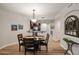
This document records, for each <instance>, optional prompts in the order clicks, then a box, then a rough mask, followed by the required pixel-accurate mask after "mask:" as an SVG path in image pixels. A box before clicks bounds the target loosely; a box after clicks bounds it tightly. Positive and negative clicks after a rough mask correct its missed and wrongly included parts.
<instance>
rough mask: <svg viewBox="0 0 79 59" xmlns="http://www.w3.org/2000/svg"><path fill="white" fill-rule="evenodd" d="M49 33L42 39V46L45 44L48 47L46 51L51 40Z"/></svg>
mask: <svg viewBox="0 0 79 59" xmlns="http://www.w3.org/2000/svg"><path fill="white" fill-rule="evenodd" d="M49 36H50V35H49V34H48V33H47V34H46V39H44V40H40V46H45V47H46V52H47V51H48V41H49Z"/></svg>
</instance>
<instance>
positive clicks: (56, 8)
mask: <svg viewBox="0 0 79 59" xmlns="http://www.w3.org/2000/svg"><path fill="white" fill-rule="evenodd" d="M67 5H68V3H2V4H0V9H1V8H2V9H5V10H9V11H12V12H16V13H20V14H22V15H26V17H27V18H28V19H31V18H32V16H33V15H32V14H33V9H35V15H36V18H38V19H39V20H42V19H47V20H52V19H54V17H55V16H56V15H57V14H58V13H59V12H61V11H62V10H63V9H64V8H65V7H66V6H67Z"/></svg>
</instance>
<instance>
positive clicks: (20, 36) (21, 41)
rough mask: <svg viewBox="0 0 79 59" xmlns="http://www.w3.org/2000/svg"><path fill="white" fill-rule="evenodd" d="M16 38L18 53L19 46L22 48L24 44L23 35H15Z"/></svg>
mask: <svg viewBox="0 0 79 59" xmlns="http://www.w3.org/2000/svg"><path fill="white" fill-rule="evenodd" d="M17 38H18V43H19V51H20V49H21V46H23V45H24V43H23V35H22V34H18V35H17Z"/></svg>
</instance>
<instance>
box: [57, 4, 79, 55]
mask: <svg viewBox="0 0 79 59" xmlns="http://www.w3.org/2000/svg"><path fill="white" fill-rule="evenodd" d="M69 15H77V16H78V17H79V4H72V6H71V7H66V8H65V9H64V10H63V11H62V12H60V13H59V15H58V16H56V20H59V21H60V40H61V46H62V47H63V48H64V49H67V44H66V43H65V42H64V41H63V38H64V37H67V38H69V39H71V40H73V41H75V42H78V43H79V38H77V37H72V36H68V35H65V34H64V21H65V19H66V18H67V17H68V16H69ZM73 51H74V54H79V45H74V46H73Z"/></svg>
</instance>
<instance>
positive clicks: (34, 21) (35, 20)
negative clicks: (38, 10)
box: [31, 9, 37, 23]
mask: <svg viewBox="0 0 79 59" xmlns="http://www.w3.org/2000/svg"><path fill="white" fill-rule="evenodd" d="M31 21H32V22H33V23H36V22H37V19H36V18H35V9H33V19H31Z"/></svg>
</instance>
